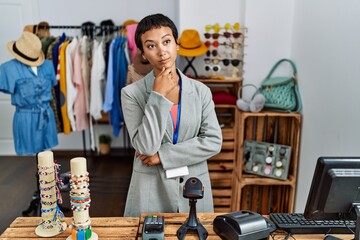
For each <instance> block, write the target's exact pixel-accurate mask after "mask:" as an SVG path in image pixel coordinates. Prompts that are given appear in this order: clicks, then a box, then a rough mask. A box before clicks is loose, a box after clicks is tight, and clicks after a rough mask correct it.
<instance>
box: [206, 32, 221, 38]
mask: <svg viewBox="0 0 360 240" xmlns="http://www.w3.org/2000/svg"><path fill="white" fill-rule="evenodd" d="M204 36H205V38H206V39H210V38H213V39H218V38H219V37H220V33H204Z"/></svg>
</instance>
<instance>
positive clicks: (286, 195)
mask: <svg viewBox="0 0 360 240" xmlns="http://www.w3.org/2000/svg"><path fill="white" fill-rule="evenodd" d="M239 119H240V121H239V136H238V148H237V149H238V151H237V160H236V162H235V166H234V171H233V172H234V177H233V183H232V184H233V188H232V190H233V192H232V195H234V197H233V198H232V202H231V210H232V211H239V210H251V211H255V212H258V213H261V214H264V215H265V214H268V213H270V212H292V211H293V210H294V202H295V192H296V181H297V172H298V160H299V147H300V132H301V114H298V113H279V112H260V113H249V112H241V113H240V116H239ZM245 140H256V141H262V142H270V143H276V144H282V145H288V146H291V148H292V151H291V158H290V162H289V171H288V177H287V179H286V180H278V179H273V178H267V177H261V176H258V175H253V174H248V173H246V174H245V173H244V172H243V154H244V148H243V147H244V146H243V145H244V141H245Z"/></svg>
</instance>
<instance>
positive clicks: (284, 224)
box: [269, 213, 356, 234]
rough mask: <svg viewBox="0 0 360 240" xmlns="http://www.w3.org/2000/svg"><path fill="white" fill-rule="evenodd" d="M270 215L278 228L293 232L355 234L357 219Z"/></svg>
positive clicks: (283, 214)
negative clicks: (318, 218) (313, 218)
mask: <svg viewBox="0 0 360 240" xmlns="http://www.w3.org/2000/svg"><path fill="white" fill-rule="evenodd" d="M269 216H270V219H271V220H272V221H273V222H274V224H275V225H276V227H277V228H278V229H282V230H284V231H286V232H289V233H292V234H335V233H337V234H353V233H354V232H355V225H356V221H355V220H345V221H344V220H309V219H306V218H305V217H304V215H303V214H302V213H270V214H269ZM349 228H350V229H351V230H350V229H349ZM351 231H353V232H351Z"/></svg>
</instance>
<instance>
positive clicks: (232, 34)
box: [223, 32, 242, 39]
mask: <svg viewBox="0 0 360 240" xmlns="http://www.w3.org/2000/svg"><path fill="white" fill-rule="evenodd" d="M223 35H224V37H226V38H230V37H231V36H232V37H233V38H235V39H237V38H239V37H241V36H242V33H241V32H224V33H223Z"/></svg>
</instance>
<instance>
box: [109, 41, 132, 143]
mask: <svg viewBox="0 0 360 240" xmlns="http://www.w3.org/2000/svg"><path fill="white" fill-rule="evenodd" d="M126 47H127V40H126V38H124V37H118V38H117V39H116V41H115V45H114V49H113V51H114V62H113V66H114V72H113V74H114V79H113V80H114V84H113V85H114V89H113V90H114V91H113V105H112V109H111V111H110V124H111V125H112V126H113V135H114V136H115V137H118V136H119V133H120V129H121V127H122V126H123V125H124V115H123V112H122V109H121V99H120V91H121V89H122V88H123V87H125V85H126V77H127V68H128V63H129V62H128V59H127V56H126V53H127V52H126V50H125V49H126Z"/></svg>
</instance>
